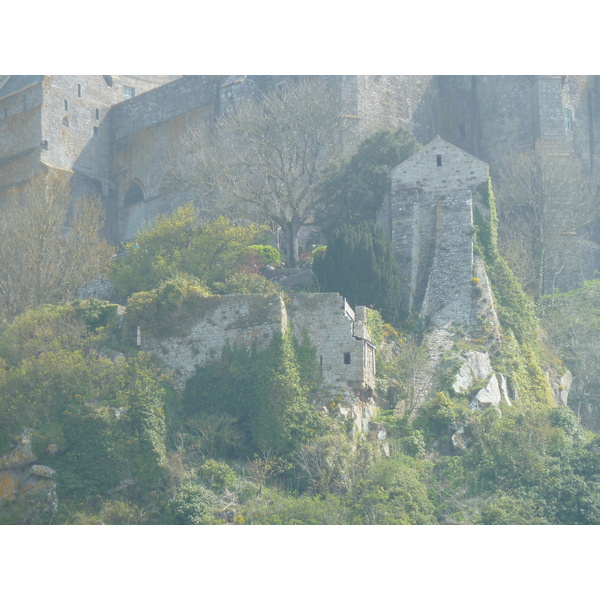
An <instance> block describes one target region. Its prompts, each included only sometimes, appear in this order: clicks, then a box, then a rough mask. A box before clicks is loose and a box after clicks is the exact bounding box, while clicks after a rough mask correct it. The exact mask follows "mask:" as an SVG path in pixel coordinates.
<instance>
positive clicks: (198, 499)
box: [165, 482, 220, 525]
mask: <svg viewBox="0 0 600 600" xmlns="http://www.w3.org/2000/svg"><path fill="white" fill-rule="evenodd" d="M217 506H218V505H217V497H216V496H215V495H214V494H213V493H212V492H211V491H210V490H207V489H206V488H205V487H204V486H202V485H199V484H197V483H191V482H188V483H184V484H182V485H181V486H179V488H178V489H177V490H176V492H175V495H174V497H173V498H172V499H171V500H169V501H168V502H167V504H166V506H165V521H166V523H167V524H168V525H216V524H218V523H220V520H219V519H217V517H215V511H216V510H217Z"/></svg>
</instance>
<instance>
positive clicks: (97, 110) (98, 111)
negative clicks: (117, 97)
mask: <svg viewBox="0 0 600 600" xmlns="http://www.w3.org/2000/svg"><path fill="white" fill-rule="evenodd" d="M99 118H100V109H99V108H97V109H96V121H97V120H98V119H99Z"/></svg>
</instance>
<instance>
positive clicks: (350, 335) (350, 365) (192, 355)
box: [138, 293, 375, 432]
mask: <svg viewBox="0 0 600 600" xmlns="http://www.w3.org/2000/svg"><path fill="white" fill-rule="evenodd" d="M288 328H290V329H291V331H292V335H294V336H295V337H296V338H297V339H298V340H299V341H302V340H303V339H304V338H305V337H308V339H309V341H310V343H311V345H312V346H313V347H314V348H315V349H316V357H317V361H318V368H319V371H320V375H321V377H322V385H321V390H320V394H319V398H318V399H317V400H319V401H320V402H321V403H322V404H323V405H326V404H328V403H329V402H331V401H335V402H336V403H338V404H339V406H340V411H341V413H342V414H343V415H344V416H345V417H346V418H349V419H351V420H352V421H354V423H355V424H356V425H357V427H358V428H359V429H360V430H362V431H364V432H366V431H367V430H368V427H369V421H370V419H371V416H372V414H373V409H374V402H373V399H372V395H373V391H374V389H375V347H374V345H373V343H372V342H371V336H370V335H369V331H368V328H367V316H366V310H365V308H364V307H362V306H358V307H356V311H354V310H352V308H351V307H350V306H349V305H348V303H347V302H346V301H345V300H344V298H342V297H341V296H340V295H339V294H335V293H329V294H293V295H291V296H290V297H289V298H288V299H287V301H284V299H283V298H282V297H280V296H270V297H264V296H260V295H228V296H211V297H208V298H205V299H204V300H203V302H202V304H201V306H200V307H199V308H198V316H197V317H196V318H195V320H194V322H193V324H192V325H191V326H190V328H189V330H188V333H187V334H185V335H173V336H161V337H154V336H152V335H151V334H146V331H145V330H144V328H143V327H140V332H139V333H140V336H139V338H138V342H139V347H140V348H141V349H142V350H145V351H147V352H151V353H152V354H154V355H155V356H157V357H159V358H160V359H161V360H162V361H163V362H164V365H165V366H166V367H167V368H168V369H169V370H170V371H171V372H172V374H173V382H174V385H175V387H176V388H177V389H179V390H183V388H184V387H185V383H186V381H187V380H188V379H189V377H191V376H192V375H193V373H194V369H195V367H196V365H204V364H206V363H208V362H210V361H212V360H217V359H218V358H220V356H221V353H222V351H223V349H224V348H225V347H226V345H230V346H232V347H233V346H240V347H245V348H251V347H256V348H257V349H262V348H264V347H266V346H267V345H268V343H269V341H270V340H271V338H272V337H273V335H274V334H276V333H284V332H285V331H287V330H288Z"/></svg>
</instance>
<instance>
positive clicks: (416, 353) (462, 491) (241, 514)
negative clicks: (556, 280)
mask: <svg viewBox="0 0 600 600" xmlns="http://www.w3.org/2000/svg"><path fill="white" fill-rule="evenodd" d="M412 144H413V141H412V140H411V139H410V138H408V137H406V135H405V134H403V133H402V132H396V133H394V134H391V133H389V132H386V133H382V134H378V135H377V136H374V137H373V138H372V139H371V140H367V141H366V142H365V143H364V144H363V145H362V146H361V147H360V148H359V151H358V153H357V155H356V157H355V158H353V159H350V160H349V161H346V162H344V163H341V164H340V165H338V166H337V167H335V168H332V170H331V171H330V172H329V175H328V176H327V177H324V179H323V181H324V184H323V186H322V187H321V188H319V189H320V192H319V193H321V194H326V195H327V194H329V193H331V198H332V202H331V203H330V204H331V205H334V206H338V205H339V206H343V207H345V208H344V212H345V214H346V215H347V216H348V215H350V218H348V219H347V220H346V221H345V222H343V220H341V221H338V227H337V228H333V227H332V228H329V229H327V227H325V228H324V230H325V231H326V232H327V234H328V236H329V237H328V246H327V250H326V251H325V253H324V254H323V249H319V250H317V251H316V253H315V258H314V272H315V274H316V277H317V279H318V281H319V283H320V285H321V287H322V289H324V290H332V291H338V292H341V293H342V294H344V295H345V296H346V297H347V298H349V299H350V300H351V302H353V303H357V304H365V305H368V306H371V307H373V308H371V309H370V310H369V311H368V312H369V327H370V331H371V335H372V338H373V340H374V341H375V343H376V344H377V346H378V355H377V388H378V396H377V403H378V411H379V412H378V415H377V420H378V421H380V422H381V423H382V424H383V425H384V426H385V430H386V432H387V439H386V444H385V445H382V444H381V443H380V442H378V441H376V440H375V439H372V438H371V437H369V436H366V435H359V434H358V433H357V432H355V431H350V429H352V427H351V425H350V426H349V421H347V420H345V419H344V418H342V417H341V414H340V411H339V406H337V404H336V402H334V401H332V402H330V403H325V404H324V403H322V402H317V400H316V397H317V393H316V391H317V389H318V387H319V382H320V376H319V369H318V364H317V360H316V355H315V350H314V348H312V347H311V346H310V344H309V343H308V342H306V341H305V342H304V343H299V342H298V341H297V340H296V339H295V338H293V337H292V336H291V334H290V333H289V332H286V333H284V334H282V335H279V336H275V337H274V338H273V339H272V340H271V342H270V344H269V345H268V347H266V348H265V349H263V350H262V351H259V350H257V349H256V348H250V349H248V348H239V347H228V348H226V349H225V350H224V352H223V355H222V356H221V357H220V358H218V359H216V360H214V361H212V362H209V363H207V364H206V365H204V366H202V367H199V368H197V370H196V373H195V374H194V375H193V376H192V377H191V378H190V379H189V380H188V382H187V386H186V389H185V393H184V394H183V395H179V394H177V393H175V391H174V390H173V388H172V386H171V384H170V382H169V379H168V377H167V376H165V375H164V373H163V372H162V370H161V369H160V367H159V361H158V359H156V358H153V357H151V356H149V355H147V354H145V353H143V352H139V351H138V350H137V348H136V346H135V345H134V344H133V343H132V342H131V341H130V340H129V338H128V331H129V326H130V325H132V324H134V323H143V324H144V330H145V331H146V332H148V333H149V334H151V335H156V336H160V335H163V334H165V333H167V332H170V333H172V332H176V333H177V332H178V333H184V332H185V331H186V328H187V327H188V326H189V324H190V322H191V319H192V318H193V316H194V313H195V311H196V310H197V306H198V305H199V303H200V302H201V301H202V302H204V301H205V300H206V298H207V297H209V296H211V295H213V294H224V293H269V294H270V293H273V292H274V291H277V290H278V288H277V287H276V286H275V285H274V284H273V283H271V282H270V281H268V280H267V278H265V277H264V275H263V273H264V271H263V269H264V267H266V265H277V264H278V263H279V262H280V257H279V255H278V253H277V252H276V251H275V250H274V249H273V248H271V247H270V246H268V245H265V241H266V240H265V239H264V238H262V234H263V230H262V228H261V227H259V226H256V225H252V224H250V225H245V226H240V225H236V224H234V223H232V222H230V221H229V220H228V219H226V218H225V217H221V218H219V219H217V220H215V221H214V222H212V223H208V224H207V223H200V222H199V221H198V218H197V214H196V212H195V210H194V209H193V207H191V206H185V207H183V208H180V209H178V210H177V211H175V213H174V214H173V215H170V216H164V217H160V218H159V219H157V220H156V222H155V223H154V224H153V225H152V226H148V227H147V228H146V229H145V230H144V231H142V232H141V233H140V235H139V236H138V238H137V239H136V240H135V241H134V242H132V243H131V244H129V245H128V246H127V248H126V252H125V253H124V254H123V255H122V256H119V257H117V259H116V260H114V261H113V262H112V263H111V273H110V278H111V281H112V283H113V284H114V286H115V287H116V289H117V293H118V298H117V299H118V301H119V302H120V303H122V304H126V306H127V313H126V315H125V316H124V317H123V315H122V311H121V310H120V307H119V305H117V304H114V303H111V302H106V301H99V300H85V301H75V302H70V303H62V304H56V305H53V304H42V305H36V306H32V307H29V306H27V307H24V309H23V310H18V311H15V315H16V316H14V317H13V318H11V319H10V320H8V319H7V320H6V321H5V322H4V323H3V325H2V328H1V329H0V414H2V419H1V420H0V452H6V451H8V450H9V448H10V447H11V445H12V444H13V443H14V442H15V441H16V440H18V439H19V438H20V437H21V435H22V434H23V432H25V433H26V435H27V436H28V437H29V439H30V440H31V442H32V447H33V451H34V453H35V454H36V456H37V457H38V462H39V463H40V464H43V465H47V466H49V467H51V468H53V469H55V470H56V476H55V479H56V483H57V488H56V494H57V498H58V502H57V503H55V504H52V503H49V502H47V500H46V499H45V498H44V497H42V496H41V495H40V493H38V492H36V491H33V492H31V493H30V494H29V495H28V496H27V497H24V498H21V499H20V500H19V501H18V502H16V501H4V502H3V503H1V504H0V523H39V524H45V523H53V524H63V523H64V524H87V523H100V522H102V523H110V524H112V523H114V524H159V523H160V524H162V523H166V524H207V525H208V524H224V523H231V524H236V525H244V524H378V525H382V524H467V523H469V524H600V491H599V490H600V438H599V437H598V434H597V432H599V431H600V425H599V423H600V409H599V406H598V401H597V398H598V390H599V389H600V388H599V385H600V384H599V382H600V378H599V376H600V373H599V372H598V366H597V361H596V360H595V358H596V351H597V350H596V349H597V347H598V343H599V342H600V340H597V339H596V338H597V337H598V336H599V335H600V314H599V313H598V308H597V307H598V306H599V302H598V300H599V299H600V297H599V296H600V286H599V284H598V282H597V281H596V282H588V283H587V284H586V285H585V286H584V287H583V288H581V289H579V290H574V291H572V292H569V293H565V294H559V293H556V294H554V295H553V296H551V297H547V298H544V299H543V302H542V303H541V304H540V305H539V307H538V306H536V305H535V304H534V303H533V302H532V301H531V300H530V299H529V298H528V297H527V296H526V295H525V294H524V293H523V290H522V288H521V286H520V284H519V282H518V281H517V280H516V278H515V277H514V275H513V273H512V271H511V270H510V269H509V267H508V266H507V263H506V261H505V260H504V258H503V256H502V255H501V253H500V251H499V249H498V244H497V238H498V236H497V218H496V214H495V204H494V198H493V194H492V191H491V187H489V188H488V189H486V190H484V197H485V199H486V201H485V203H486V205H487V206H486V209H487V210H488V211H489V213H490V215H491V219H490V221H489V222H487V221H486V220H485V219H483V218H482V216H481V215H480V214H479V213H477V214H476V215H475V219H476V228H475V229H476V231H475V234H476V252H477V253H478V255H479V256H480V257H481V258H482V259H483V260H484V262H485V265H486V269H487V271H488V273H489V276H490V280H491V284H492V288H493V292H494V299H495V302H496V305H497V311H498V316H499V320H500V326H501V330H502V331H501V333H502V343H503V346H502V353H501V354H499V356H498V357H497V359H496V360H497V361H498V364H499V366H500V367H501V369H502V371H503V372H504V373H506V374H508V375H509V376H510V378H511V380H512V381H514V382H516V384H517V386H518V389H519V398H518V401H516V402H515V403H514V406H511V407H508V406H503V407H502V414H500V413H499V411H497V410H495V409H489V410H485V411H473V410H472V409H471V407H470V405H469V398H468V397H466V396H464V395H460V394H457V393H453V392H452V391H451V390H450V389H449V388H448V386H445V387H444V388H443V389H441V390H440V391H438V393H436V394H435V395H434V396H433V398H431V399H430V400H429V401H428V402H426V403H425V404H422V405H419V402H418V396H419V391H420V390H419V386H422V385H423V383H424V382H423V380H422V378H420V377H419V374H420V373H421V372H422V369H423V365H424V363H425V362H426V360H427V353H426V349H425V347H424V345H423V344H422V337H423V332H424V324H422V323H419V322H418V321H416V320H414V318H411V319H407V318H406V317H407V316H406V315H399V314H397V313H396V312H395V308H394V307H395V305H394V303H393V302H392V298H393V297H394V296H397V294H398V289H399V286H400V285H402V283H401V274H400V273H398V269H397V266H396V264H395V262H394V261H393V260H392V251H391V246H390V244H389V242H388V241H387V238H385V236H384V235H383V234H382V232H381V230H380V229H378V228H377V227H375V225H374V224H373V222H372V220H370V219H371V217H372V216H373V213H374V211H376V207H377V205H378V203H379V202H380V201H381V199H382V197H381V190H379V188H377V186H376V185H375V184H374V183H373V181H374V180H373V179H372V178H375V179H376V180H377V181H380V180H381V177H383V179H384V180H386V179H385V178H387V177H389V172H390V168H391V166H392V165H393V164H394V163H395V162H397V161H398V160H401V159H402V158H403V157H404V154H402V153H403V152H408V154H411V153H412V152H413V151H414V149H415V147H414V146H413V145H412ZM375 150H377V152H380V153H381V155H380V154H378V153H377V152H375ZM380 176H381V177H380ZM386 181H387V180H386ZM335 182H337V183H335ZM325 184H327V185H331V186H333V187H332V188H329V189H330V192H327V189H328V188H327V187H326V185H325ZM334 184H335V185H334ZM334 188H335V189H336V190H341V191H340V193H342V192H343V194H342V195H343V196H344V198H345V200H342V199H341V196H340V197H338V196H337V195H335V194H334V193H333V192H332V191H331V190H332V189H334ZM367 191H368V193H367ZM336 194H337V192H336ZM334 199H335V201H334ZM338 201H339V202H338ZM350 207H351V210H350ZM324 210H328V208H327V206H326V203H325V205H324ZM329 214H333V213H331V212H330V213H329ZM358 272H360V273H361V277H357V276H356V274H357V273H358ZM365 274H367V275H365ZM25 308H28V310H25ZM540 323H541V324H542V325H543V326H544V328H545V330H546V332H547V334H548V335H547V336H546V337H540V331H541V329H540ZM482 326H484V324H483V325H482ZM556 356H561V357H562V358H563V360H564V365H563V364H561V361H560V360H558V359H557V358H556ZM549 364H551V365H552V366H553V368H555V370H556V371H557V373H558V374H559V375H560V374H562V373H564V371H565V367H568V368H569V369H571V371H572V372H573V374H574V375H575V381H576V385H575V386H574V389H573V394H572V398H573V406H574V408H575V409H576V411H575V412H574V411H573V410H571V409H570V408H567V407H564V406H561V407H557V406H554V403H553V401H552V397H551V392H550V388H549V386H548V381H547V378H546V375H545V373H544V372H543V370H542V365H544V366H547V365H549ZM580 417H581V418H580ZM584 425H585V426H584ZM457 437H458V438H460V440H461V443H460V444H458V443H456V439H457ZM384 448H387V452H384V451H383V450H384ZM44 493H45V492H44Z"/></svg>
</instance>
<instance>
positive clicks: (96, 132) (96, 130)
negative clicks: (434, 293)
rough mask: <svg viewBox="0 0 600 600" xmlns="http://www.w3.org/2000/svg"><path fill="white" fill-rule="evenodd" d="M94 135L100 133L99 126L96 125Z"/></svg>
mask: <svg viewBox="0 0 600 600" xmlns="http://www.w3.org/2000/svg"><path fill="white" fill-rule="evenodd" d="M94 135H98V128H97V127H94Z"/></svg>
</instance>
